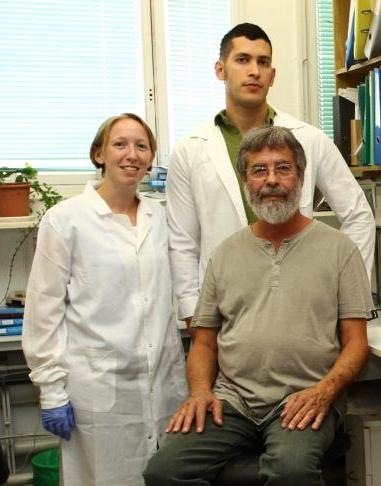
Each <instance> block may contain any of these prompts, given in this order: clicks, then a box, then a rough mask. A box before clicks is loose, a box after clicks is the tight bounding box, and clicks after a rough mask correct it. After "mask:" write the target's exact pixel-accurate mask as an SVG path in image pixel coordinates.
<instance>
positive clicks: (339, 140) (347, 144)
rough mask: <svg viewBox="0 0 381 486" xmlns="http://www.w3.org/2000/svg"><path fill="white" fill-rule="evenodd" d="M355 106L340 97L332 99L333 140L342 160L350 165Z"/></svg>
mask: <svg viewBox="0 0 381 486" xmlns="http://www.w3.org/2000/svg"><path fill="white" fill-rule="evenodd" d="M354 117H355V104H354V103H353V102H352V101H349V100H348V99H347V98H344V97H343V96H340V95H335V96H334V97H333V136H334V138H333V140H334V142H335V145H336V146H337V148H338V149H339V150H340V152H341V155H342V156H343V158H344V160H345V161H346V162H347V164H348V165H349V164H350V163H351V120H352V119H353V118H354Z"/></svg>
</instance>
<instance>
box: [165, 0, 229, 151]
mask: <svg viewBox="0 0 381 486" xmlns="http://www.w3.org/2000/svg"><path fill="white" fill-rule="evenodd" d="M166 7H167V8H166V24H167V29H166V30H167V39H166V53H167V86H168V123H169V144H170V149H172V148H173V145H174V143H175V142H176V141H177V140H179V139H180V138H181V137H182V136H184V135H185V133H186V132H188V131H189V130H191V129H192V128H194V127H195V126H196V125H197V124H198V123H200V122H201V121H203V120H206V119H208V118H210V117H211V116H212V115H213V114H217V112H218V111H219V110H221V109H222V108H224V106H225V99H224V88H223V83H221V82H220V81H218V80H217V79H216V77H215V75H214V64H215V62H216V60H217V59H218V53H219V42H220V40H221V38H222V37H223V35H224V34H225V33H226V32H227V31H228V30H229V28H230V21H229V2H228V0H210V1H205V0H187V1H178V0H169V1H168V2H166ZM179 46H181V48H180V49H179Z"/></svg>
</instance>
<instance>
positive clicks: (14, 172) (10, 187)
mask: <svg viewBox="0 0 381 486" xmlns="http://www.w3.org/2000/svg"><path fill="white" fill-rule="evenodd" d="M30 199H32V200H38V201H40V202H41V203H42V206H43V209H42V213H44V212H45V211H46V210H47V209H49V208H50V207H51V206H54V204H56V203H57V202H58V201H60V200H61V199H62V197H61V195H60V194H58V192H57V191H55V190H54V189H53V188H52V187H51V186H50V185H49V184H46V183H45V182H43V183H41V182H39V180H38V179H37V170H36V169H34V168H33V167H31V166H30V165H28V164H26V165H25V167H23V168H9V167H0V217H12V216H29V213H30V206H31V204H30ZM40 212H41V211H39V212H38V213H40ZM38 216H40V214H38Z"/></svg>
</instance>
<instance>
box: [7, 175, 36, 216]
mask: <svg viewBox="0 0 381 486" xmlns="http://www.w3.org/2000/svg"><path fill="white" fill-rule="evenodd" d="M29 192H30V184H26V183H21V182H19V183H5V184H0V217H12V216H29Z"/></svg>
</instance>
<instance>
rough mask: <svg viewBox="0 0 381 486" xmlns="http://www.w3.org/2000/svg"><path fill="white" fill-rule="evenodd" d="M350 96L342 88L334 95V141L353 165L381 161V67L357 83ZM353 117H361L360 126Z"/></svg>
mask: <svg viewBox="0 0 381 486" xmlns="http://www.w3.org/2000/svg"><path fill="white" fill-rule="evenodd" d="M348 98H349V96H348V94H347V93H343V91H342V90H341V89H339V94H338V95H336V96H334V97H333V118H334V141H335V143H336V145H337V146H338V147H339V149H340V151H341V153H342V154H343V157H344V158H345V160H346V161H347V162H348V163H349V164H350V165H381V72H380V68H379V67H375V68H374V69H371V70H370V71H369V73H368V75H367V76H365V79H364V82H362V83H360V84H359V85H358V86H357V89H356V96H355V97H354V98H355V99H353V97H351V100H349V99H348ZM354 119H357V120H358V125H357V129H353V127H356V124H355V125H354V124H353V122H354ZM354 133H356V134H357V135H354ZM354 137H355V138H357V140H353V138H354ZM354 153H356V155H357V163H356V162H354V158H353V155H354Z"/></svg>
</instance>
